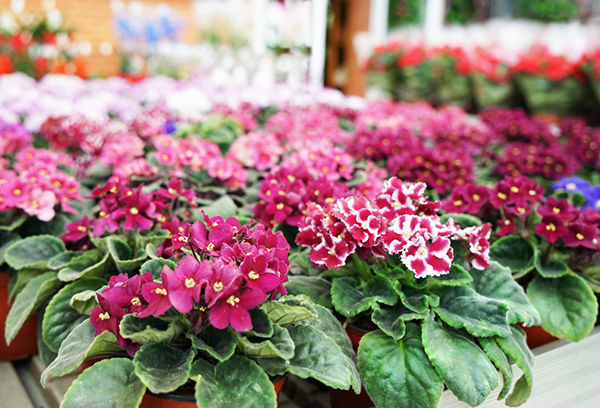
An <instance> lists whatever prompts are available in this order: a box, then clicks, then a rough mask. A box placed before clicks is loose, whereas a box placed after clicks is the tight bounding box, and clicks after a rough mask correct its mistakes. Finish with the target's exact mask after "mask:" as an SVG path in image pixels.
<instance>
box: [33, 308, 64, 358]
mask: <svg viewBox="0 0 600 408" xmlns="http://www.w3.org/2000/svg"><path fill="white" fill-rule="evenodd" d="M45 311H46V308H45V305H42V306H41V307H40V313H39V315H38V319H37V325H36V326H37V327H36V328H37V330H36V331H37V333H36V335H35V336H36V337H37V345H38V352H39V356H40V360H42V363H43V364H44V366H45V367H47V366H49V365H50V363H52V362H53V361H54V359H56V356H57V355H58V353H56V352H55V351H52V350H50V349H49V348H48V346H47V345H46V343H44V338H43V336H42V322H43V321H44V313H45Z"/></svg>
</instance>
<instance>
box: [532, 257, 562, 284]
mask: <svg viewBox="0 0 600 408" xmlns="http://www.w3.org/2000/svg"><path fill="white" fill-rule="evenodd" d="M535 269H536V270H537V271H538V272H539V274H540V275H542V276H543V277H544V278H560V277H561V276H565V275H566V274H567V273H569V267H568V266H567V264H566V263H564V262H563V261H558V260H556V261H550V262H548V264H546V265H543V266H542V259H541V256H540V254H539V253H538V255H537V256H536V257H535Z"/></svg>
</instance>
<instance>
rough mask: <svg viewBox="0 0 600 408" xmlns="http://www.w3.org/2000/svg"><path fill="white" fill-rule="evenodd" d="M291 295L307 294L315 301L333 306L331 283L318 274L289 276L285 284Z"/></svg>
mask: <svg viewBox="0 0 600 408" xmlns="http://www.w3.org/2000/svg"><path fill="white" fill-rule="evenodd" d="M285 288H286V289H287V291H288V293H289V294H290V295H306V296H308V297H309V298H311V299H312V300H313V301H314V302H315V303H317V304H319V305H321V306H324V307H327V308H329V309H331V308H333V303H331V293H330V292H331V283H329V281H326V280H325V279H323V278H319V277H317V276H289V281H288V282H287V283H286V284H285Z"/></svg>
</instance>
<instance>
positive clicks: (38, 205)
mask: <svg viewBox="0 0 600 408" xmlns="http://www.w3.org/2000/svg"><path fill="white" fill-rule="evenodd" d="M55 204H56V196H55V195H54V193H53V192H52V191H43V190H42V189H41V188H36V189H34V190H32V191H31V192H30V193H29V196H28V197H27V200H26V201H25V202H21V203H19V204H17V207H18V208H21V209H22V210H23V211H25V212H26V213H27V215H30V216H36V217H37V218H38V219H39V220H41V221H46V222H48V221H50V220H52V218H54V215H55V212H54V205H55Z"/></svg>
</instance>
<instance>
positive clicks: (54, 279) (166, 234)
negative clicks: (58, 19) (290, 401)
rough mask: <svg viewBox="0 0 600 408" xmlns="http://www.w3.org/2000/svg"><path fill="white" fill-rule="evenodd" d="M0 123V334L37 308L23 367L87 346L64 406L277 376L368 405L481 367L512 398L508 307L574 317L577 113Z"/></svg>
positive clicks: (517, 313) (529, 315) (579, 193)
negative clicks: (0, 310)
mask: <svg viewBox="0 0 600 408" xmlns="http://www.w3.org/2000/svg"><path fill="white" fill-rule="evenodd" d="M23 119H25V120H26V118H23ZM0 134H2V143H1V145H0V147H1V149H2V156H3V161H2V167H3V170H2V173H1V180H2V182H1V183H0V197H1V198H2V201H0V206H1V207H0V211H1V212H0V215H1V216H2V218H3V223H2V227H1V228H2V246H1V248H0V256H1V258H0V261H1V262H3V263H4V265H5V267H6V268H7V269H8V275H9V277H10V298H11V300H13V301H14V303H13V304H12V307H11V309H10V312H9V314H8V316H7V318H6V323H5V338H6V340H7V342H8V343H11V342H13V341H14V338H15V336H16V335H17V333H19V331H20V330H21V328H22V327H23V325H24V324H26V322H27V319H28V318H29V317H30V316H33V315H35V314H37V315H38V316H39V321H40V326H39V327H40V329H39V337H40V339H39V351H40V354H41V357H42V359H43V360H44V362H45V363H46V364H47V369H46V371H45V372H44V374H43V376H42V382H43V383H46V382H47V381H49V380H50V379H51V378H53V377H57V376H61V375H64V374H66V373H69V372H71V371H73V370H75V369H76V368H77V367H79V365H80V364H81V363H82V362H83V361H85V360H89V359H92V358H98V357H101V358H105V359H104V360H103V361H100V362H99V363H96V364H95V365H93V366H92V367H90V368H88V369H86V370H85V371H84V372H83V373H82V374H81V375H80V376H79V378H78V379H77V380H76V381H75V382H74V383H73V385H72V386H71V388H70V390H69V391H68V392H67V394H66V395H65V399H64V402H63V406H64V407H71V406H83V405H86V406H87V405H93V404H99V405H98V406H109V405H110V404H111V403H112V402H114V401H121V403H122V405H123V406H131V407H136V406H147V405H145V404H147V403H148V400H149V399H150V398H153V396H156V395H160V394H174V393H175V394H187V395H191V396H192V397H191V398H192V400H194V401H196V402H197V403H198V405H199V406H202V407H210V406H217V407H220V406H232V405H234V404H235V405H241V406H275V405H276V394H275V392H274V386H273V383H274V382H278V379H279V377H278V376H281V375H285V373H291V374H294V375H297V376H300V377H303V378H308V377H312V378H315V379H317V380H319V381H321V382H322V383H324V384H326V385H328V386H330V387H332V388H337V389H346V390H347V389H349V388H352V389H353V390H354V391H355V392H357V393H358V392H359V391H360V390H361V385H362V387H364V389H365V390H366V391H367V393H368V395H369V396H370V398H371V399H372V401H373V403H374V404H375V405H376V406H378V407H388V406H389V407H398V406H407V407H410V406H416V405H419V406H431V407H434V406H436V405H437V402H438V400H439V398H440V396H441V393H442V390H443V389H444V387H447V388H448V389H449V390H451V391H452V392H453V393H454V394H455V395H456V396H457V397H458V398H459V399H460V400H462V401H464V402H466V403H467V404H469V405H471V406H475V405H479V404H481V403H482V402H483V401H484V400H485V399H486V398H487V397H488V395H489V394H490V393H491V392H492V390H494V389H496V388H498V387H500V386H501V387H502V392H501V398H504V397H508V398H507V399H506V403H507V404H508V405H510V406H517V405H520V404H522V403H523V402H524V401H525V400H527V398H528V396H529V394H530V393H531V389H532V386H533V379H532V374H531V365H532V362H533V358H532V354H531V352H530V350H529V348H528V346H527V344H526V337H525V333H524V332H523V330H522V327H528V326H533V325H539V324H541V325H542V327H544V328H545V329H546V330H547V331H548V332H549V333H551V334H552V335H554V336H556V337H564V338H567V339H568V340H571V341H578V340H581V339H583V338H584V337H585V336H586V335H587V334H589V332H590V331H591V330H592V328H593V326H594V324H595V321H596V316H597V312H598V304H597V301H596V297H595V296H594V292H593V290H599V289H600V284H599V281H598V277H597V273H596V269H597V267H598V266H597V265H598V262H599V261H598V247H599V245H600V244H599V243H598V237H599V235H600V231H599V229H598V228H599V226H600V217H598V215H597V214H598V213H597V212H596V210H597V209H598V206H597V201H598V198H597V197H596V194H597V192H596V190H597V188H596V187H595V186H594V184H595V183H596V181H597V172H596V168H597V160H598V152H597V151H596V150H597V148H598V143H599V142H600V141H598V137H600V133H598V132H597V131H595V130H594V129H590V128H588V127H586V126H585V123H584V122H582V121H581V120H577V119H572V120H567V121H565V122H564V123H563V125H562V126H561V128H560V129H557V128H550V127H548V126H547V125H545V124H544V123H542V122H538V121H535V120H531V119H530V118H528V117H527V116H526V115H525V114H523V113H522V112H520V111H509V110H503V109H494V110H488V111H485V112H484V113H482V114H481V115H480V117H479V119H478V120H477V121H476V122H473V121H472V120H471V118H469V117H468V116H467V115H466V114H465V113H464V112H463V111H462V110H460V109H457V108H448V109H442V110H435V109H433V108H431V107H429V106H428V105H423V104H415V105H408V104H393V103H373V104H370V105H369V106H367V107H366V108H364V109H359V110H356V109H339V108H337V107H332V106H331V105H315V106H309V107H302V108H301V107H288V108H285V107H280V108H278V109H266V108H261V107H259V106H256V105H252V104H245V105H242V106H241V107H240V108H238V109H231V108H224V107H223V106H216V107H214V108H213V110H212V112H211V113H210V114H209V115H207V116H202V118H200V119H196V120H190V119H184V118H182V117H178V116H177V115H176V114H174V113H173V112H172V111H169V110H167V109H165V108H160V107H152V106H149V107H146V108H145V110H144V111H143V112H142V113H140V114H139V115H136V116H135V117H134V118H132V119H128V120H122V119H120V118H113V119H107V120H103V121H94V120H89V119H86V118H84V117H82V116H74V117H55V118H50V119H48V120H47V121H46V122H45V123H44V124H43V125H42V126H41V127H40V130H39V132H35V134H33V135H32V134H30V133H29V132H28V131H26V130H25V129H24V128H23V127H22V126H21V125H19V124H18V123H11V124H9V123H4V122H3V123H2V124H1V126H0ZM565 146H568V150H566V149H565ZM565 151H567V152H568V154H565V153H564V152H565ZM588 153H589V154H588ZM576 174H577V175H578V176H579V177H576V176H575V175H576ZM584 207H585V208H584ZM588 207H589V208H588ZM350 324H352V325H355V326H356V329H357V330H358V331H361V330H363V331H366V332H367V334H366V335H364V336H363V337H362V339H361V340H360V341H359V342H355V343H354V344H352V342H351V341H350V339H349V338H348V336H347V334H346V331H345V328H346V329H347V328H348V325H350ZM353 345H354V348H355V350H357V351H358V355H356V354H355V350H353ZM509 361H514V362H515V363H516V364H517V365H518V366H519V368H520V369H521V370H522V371H523V373H524V375H523V377H522V378H521V379H519V380H518V381H516V383H515V384H514V386H513V385H512V384H513V381H512V380H513V378H512V369H511V367H510V364H509ZM499 373H500V374H501V375H502V379H503V381H502V385H501V384H500V374H499ZM511 390H512V391H511ZM103 404H104V405H103ZM140 404H142V405H140Z"/></svg>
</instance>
